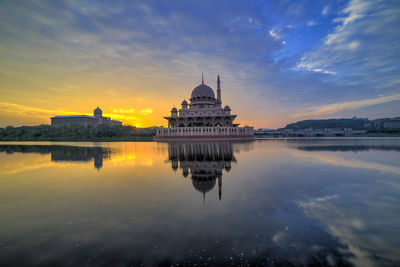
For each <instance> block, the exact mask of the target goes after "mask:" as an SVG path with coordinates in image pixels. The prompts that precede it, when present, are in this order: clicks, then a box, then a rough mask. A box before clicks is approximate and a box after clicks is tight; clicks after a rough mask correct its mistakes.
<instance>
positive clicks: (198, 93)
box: [192, 84, 215, 99]
mask: <svg viewBox="0 0 400 267" xmlns="http://www.w3.org/2000/svg"><path fill="white" fill-rule="evenodd" d="M199 97H207V98H208V97H211V98H215V94H214V90H213V89H212V88H211V87H210V86H207V85H205V84H200V85H199V86H197V87H196V88H194V89H193V91H192V99H193V98H199Z"/></svg>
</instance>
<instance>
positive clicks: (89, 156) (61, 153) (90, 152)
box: [0, 145, 111, 170]
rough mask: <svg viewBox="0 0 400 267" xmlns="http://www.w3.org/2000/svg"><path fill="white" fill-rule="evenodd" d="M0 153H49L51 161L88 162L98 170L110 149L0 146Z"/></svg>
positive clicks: (109, 153) (108, 156)
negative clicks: (92, 163)
mask: <svg viewBox="0 0 400 267" xmlns="http://www.w3.org/2000/svg"><path fill="white" fill-rule="evenodd" d="M0 152H5V153H7V154H12V153H38V154H48V153H51V161H54V162H64V161H77V162H90V161H92V160H93V162H94V167H95V168H96V169H98V170H100V169H101V168H102V167H103V159H109V158H110V155H111V149H110V148H106V147H79V146H63V145H56V146H54V145H50V146H49V145H0Z"/></svg>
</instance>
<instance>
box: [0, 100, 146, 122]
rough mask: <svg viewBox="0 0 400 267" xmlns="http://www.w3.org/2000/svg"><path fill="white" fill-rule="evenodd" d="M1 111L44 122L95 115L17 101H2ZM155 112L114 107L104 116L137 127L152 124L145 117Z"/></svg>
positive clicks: (0, 103) (0, 104)
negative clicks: (53, 119) (55, 117)
mask: <svg viewBox="0 0 400 267" xmlns="http://www.w3.org/2000/svg"><path fill="white" fill-rule="evenodd" d="M0 112H1V113H8V114H10V115H14V116H15V115H17V114H19V115H22V116H28V117H29V116H33V117H37V118H40V119H42V120H43V123H45V124H48V123H49V122H50V117H53V116H56V115H60V116H62V115H93V113H92V112H76V111H69V110H64V109H44V108H37V107H32V106H28V105H20V104H15V103H7V102H0ZM152 113H153V110H152V109H151V108H144V109H139V110H135V109H133V108H130V109H113V112H111V113H108V112H104V113H103V116H105V117H110V118H111V119H116V120H120V121H122V122H123V123H124V124H125V125H132V126H136V127H146V126H151V125H148V124H146V122H145V117H146V116H147V115H150V114H152Z"/></svg>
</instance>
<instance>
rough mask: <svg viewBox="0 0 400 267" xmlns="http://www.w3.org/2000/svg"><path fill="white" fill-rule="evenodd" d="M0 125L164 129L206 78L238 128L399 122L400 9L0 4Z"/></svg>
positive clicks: (371, 5) (374, 1)
mask: <svg viewBox="0 0 400 267" xmlns="http://www.w3.org/2000/svg"><path fill="white" fill-rule="evenodd" d="M0 62H1V64H0V127H4V126H7V125H14V126H18V125H36V124H43V123H45V124H49V123H50V119H49V118H50V117H51V116H54V115H67V114H91V113H92V112H93V109H94V108H96V107H97V106H100V107H101V108H102V109H103V114H104V115H105V116H109V117H111V118H113V119H117V120H121V121H123V122H124V123H125V124H129V125H136V126H140V127H146V126H153V125H164V126H166V125H167V121H166V120H165V119H163V118H162V117H163V116H167V115H169V111H170V109H171V108H172V107H173V106H176V107H180V103H181V102H182V100H183V99H186V100H187V99H188V98H189V97H190V93H191V91H192V89H193V88H194V87H196V86H197V85H198V84H199V83H200V82H201V73H202V72H204V77H205V83H206V84H207V85H209V86H211V87H212V88H214V89H216V78H217V75H218V74H220V76H221V81H222V101H223V105H229V106H230V107H231V108H232V113H233V114H238V117H237V119H236V121H235V122H237V123H241V125H252V126H255V127H256V128H260V127H263V128H277V127H283V126H285V125H286V124H287V123H290V122H295V121H298V120H302V119H309V118H342V117H352V116H358V117H369V118H371V119H373V118H380V117H395V116H400V2H399V1H379V0H353V1H344V0H338V1H325V0H323V1H318V0H315V1H294V0H293V1H230V0H229V1H205V0H201V1H115V0H112V1H33V0H29V1H28V0H27V1H18V0H10V1H0Z"/></svg>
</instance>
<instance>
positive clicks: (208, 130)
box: [154, 126, 254, 140]
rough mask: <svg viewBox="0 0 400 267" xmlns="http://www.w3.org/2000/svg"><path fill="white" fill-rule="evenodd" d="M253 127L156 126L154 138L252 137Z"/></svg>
mask: <svg viewBox="0 0 400 267" xmlns="http://www.w3.org/2000/svg"><path fill="white" fill-rule="evenodd" d="M253 136H254V130H253V127H208V126H204V127H174V128H158V129H157V135H156V136H155V138H154V139H155V140H175V139H210V138H211V139H213V138H218V139H245V138H247V139H248V138H253Z"/></svg>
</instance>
